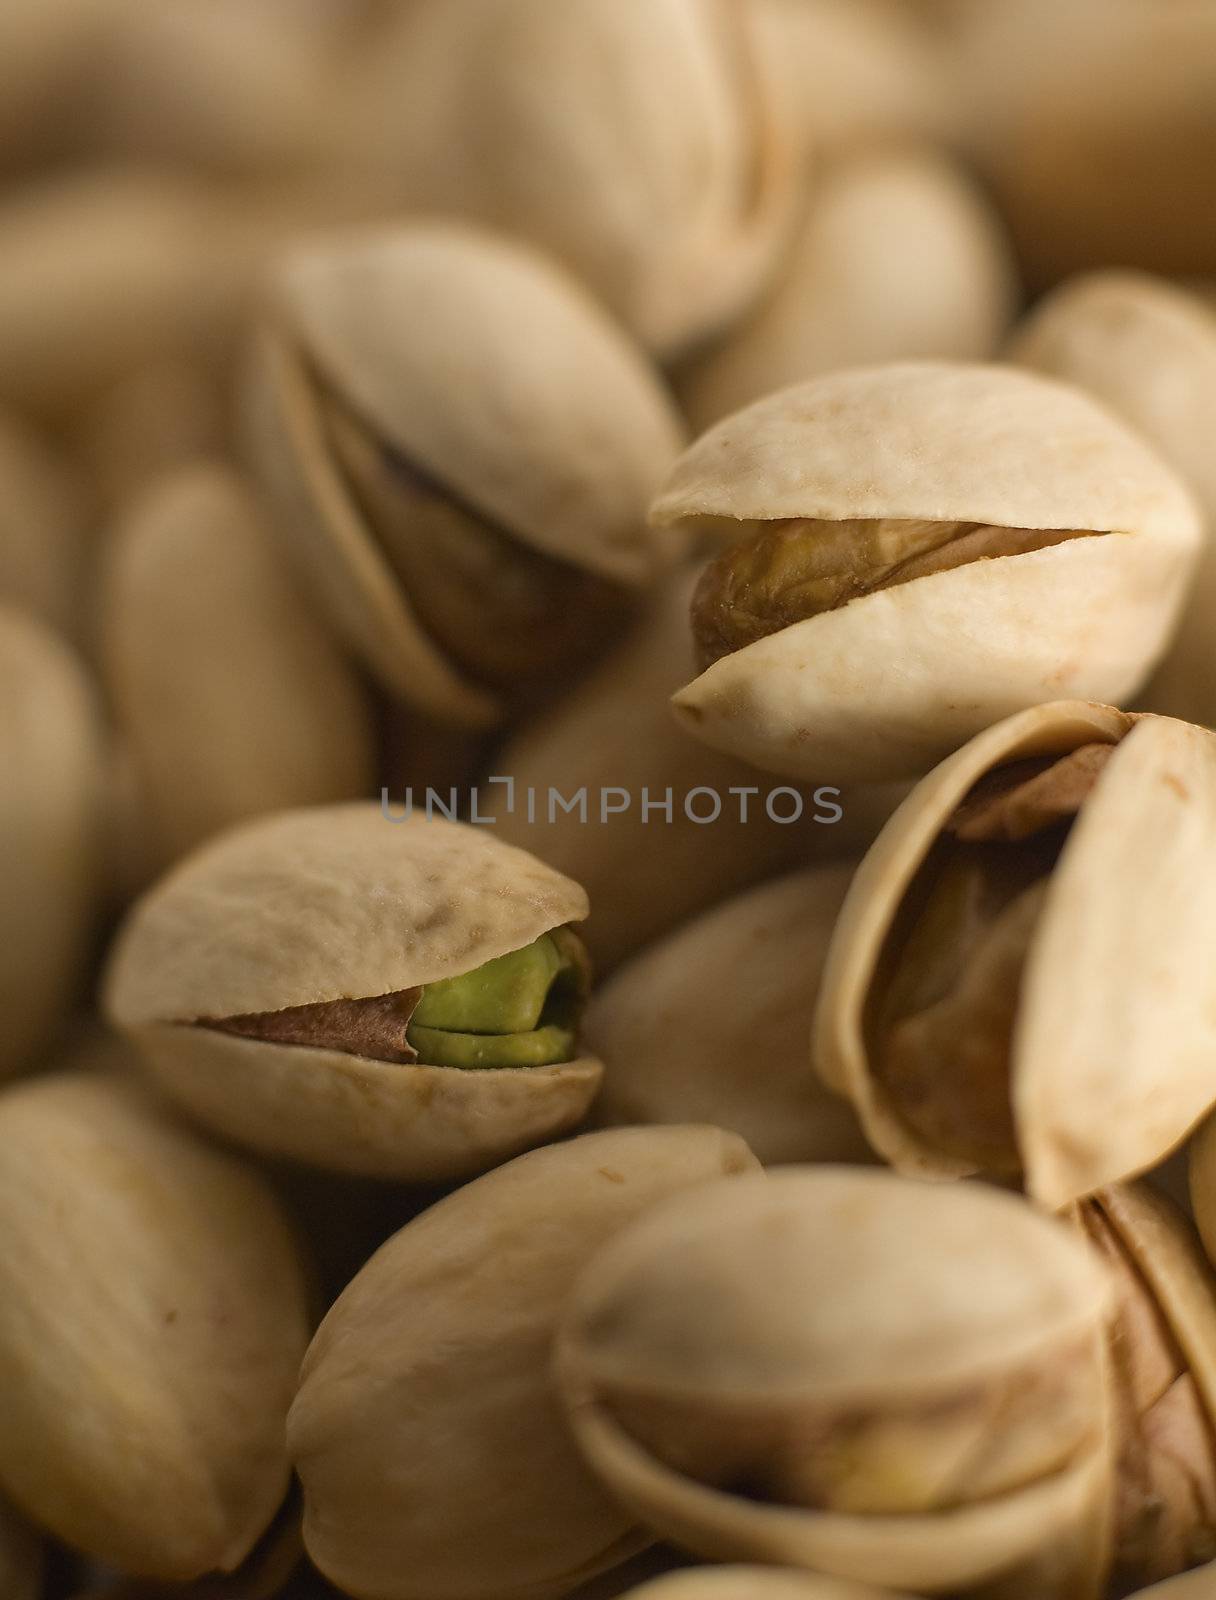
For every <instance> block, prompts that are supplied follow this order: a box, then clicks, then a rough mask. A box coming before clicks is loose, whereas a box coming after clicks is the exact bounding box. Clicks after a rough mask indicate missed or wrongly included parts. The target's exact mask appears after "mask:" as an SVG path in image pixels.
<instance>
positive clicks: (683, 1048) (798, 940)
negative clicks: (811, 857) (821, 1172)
mask: <svg viewBox="0 0 1216 1600" xmlns="http://www.w3.org/2000/svg"><path fill="white" fill-rule="evenodd" d="M852 875H853V868H852V865H851V864H849V863H844V864H841V865H836V866H823V867H816V868H813V869H812V870H810V871H809V872H799V873H795V874H792V875H790V876H787V877H782V878H778V879H777V880H775V881H774V882H773V883H769V884H765V885H763V886H762V887H761V888H758V889H752V890H750V891H749V892H748V893H746V894H743V895H738V896H736V897H735V898H734V899H731V900H728V901H726V902H725V904H723V905H721V906H719V907H717V908H715V909H714V910H712V911H708V912H706V913H705V914H704V915H702V916H700V917H698V918H696V919H695V920H694V921H693V922H690V923H689V924H687V926H685V927H683V928H681V929H680V930H679V931H678V932H676V933H673V934H669V935H668V937H667V938H666V939H665V940H663V941H662V942H661V943H660V944H657V945H654V946H652V947H651V948H650V949H649V950H646V951H643V952H642V954H641V955H638V956H635V957H634V958H633V960H632V961H631V962H629V963H628V965H626V966H624V967H622V968H621V969H620V971H619V972H617V973H616V974H615V975H614V976H613V977H612V978H611V979H610V980H609V982H608V983H606V984H605V985H604V986H603V987H602V988H601V989H600V990H599V992H598V994H597V995H596V996H595V998H594V999H593V1001H592V1003H591V1005H590V1006H589V1008H588V1011H587V1016H586V1021H585V1032H586V1038H587V1042H588V1047H589V1048H590V1049H593V1050H594V1051H595V1053H596V1055H597V1056H599V1057H600V1058H601V1059H602V1060H603V1062H604V1066H605V1076H604V1089H603V1092H602V1094H601V1095H600V1098H599V1100H598V1101H597V1103H596V1110H595V1115H596V1118H597V1120H599V1121H602V1122H607V1123H617V1124H624V1125H628V1124H631V1123H642V1124H652V1123H670V1122H693V1121H705V1122H713V1123H715V1124H716V1125H717V1126H719V1127H724V1128H733V1129H734V1131H735V1132H736V1133H739V1134H741V1135H742V1136H743V1138H745V1139H746V1140H747V1142H748V1144H749V1146H750V1147H751V1149H752V1150H754V1151H755V1153H756V1155H757V1156H758V1157H759V1159H760V1160H761V1161H763V1162H764V1163H765V1165H771V1164H773V1163H774V1162H786V1161H865V1160H867V1159H869V1158H870V1156H869V1146H868V1145H867V1143H866V1141H865V1138H864V1136H863V1134H862V1132H861V1129H860V1128H859V1127H858V1124H857V1119H856V1116H855V1115H854V1113H853V1111H852V1109H851V1108H850V1106H849V1105H848V1104H847V1103H846V1102H845V1101H844V1100H842V1099H841V1098H840V1097H839V1096H838V1095H835V1094H832V1093H831V1092H830V1091H828V1090H827V1089H826V1088H825V1087H824V1086H823V1085H822V1084H821V1083H819V1082H817V1081H816V1079H815V1076H814V1074H813V1073H808V1071H807V1059H806V1057H807V1038H808V1035H809V1033H810V1027H811V1019H812V1016H813V1014H814V1006H815V994H816V990H817V988H818V982H819V974H820V971H821V970H822V966H823V961H824V957H825V956H826V954H827V948H828V942H829V940H830V939H831V935H832V926H833V924H834V922H835V920H836V917H837V914H838V913H839V910H840V906H841V903H842V902H843V900H844V896H845V891H846V890H847V889H848V886H849V880H850V878H851V877H852Z"/></svg>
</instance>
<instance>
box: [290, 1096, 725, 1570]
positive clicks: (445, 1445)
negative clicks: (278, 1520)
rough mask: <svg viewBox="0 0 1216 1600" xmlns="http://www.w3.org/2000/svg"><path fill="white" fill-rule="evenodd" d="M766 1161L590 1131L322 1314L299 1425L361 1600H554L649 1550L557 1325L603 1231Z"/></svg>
mask: <svg viewBox="0 0 1216 1600" xmlns="http://www.w3.org/2000/svg"><path fill="white" fill-rule="evenodd" d="M754 1168H755V1161H754V1158H753V1157H752V1156H751V1155H750V1153H749V1152H748V1150H747V1147H746V1145H744V1143H743V1142H742V1140H740V1139H738V1138H736V1137H735V1136H733V1135H731V1134H728V1133H723V1132H721V1131H720V1130H718V1129H716V1128H693V1127H689V1128H628V1129H622V1130H619V1131H612V1132H606V1133H593V1134H587V1135H584V1136H583V1137H582V1138H580V1139H576V1140H574V1141H573V1142H571V1143H568V1144H564V1145H558V1146H554V1147H553V1148H551V1149H548V1150H538V1151H533V1152H531V1153H529V1154H527V1155H524V1156H520V1157H519V1158H518V1159H516V1160H515V1161H512V1162H510V1163H509V1164H508V1165H507V1166H505V1167H502V1168H500V1169H499V1170H498V1171H497V1172H493V1173H490V1174H489V1175H488V1176H486V1177H483V1178H480V1179H478V1180H477V1181H476V1182H475V1183H471V1184H469V1185H467V1186H466V1187H465V1188H463V1189H460V1190H458V1191H457V1192H456V1193H455V1194H453V1195H451V1196H450V1197H449V1198H448V1199H446V1200H442V1201H440V1202H439V1204H438V1205H436V1206H433V1207H432V1208H431V1209H430V1210H429V1211H427V1212H425V1213H424V1214H423V1215H422V1216H421V1217H419V1218H417V1220H416V1221H414V1222H411V1223H409V1224H408V1225H407V1226H406V1227H405V1228H404V1229H402V1231H401V1232H400V1233H398V1234H397V1235H396V1236H395V1237H394V1238H393V1239H391V1240H390V1241H389V1242H388V1243H387V1244H386V1245H385V1246H384V1247H383V1248H382V1249H381V1250H380V1251H379V1252H378V1253H377V1254H376V1255H375V1256H373V1258H372V1260H371V1261H370V1262H369V1263H368V1264H367V1266H366V1267H365V1268H364V1270H363V1271H362V1272H361V1273H360V1274H359V1275H358V1277H356V1278H355V1280H354V1282H353V1283H352V1284H351V1285H350V1286H349V1288H348V1289H347V1290H346V1292H345V1293H344V1294H343V1295H342V1296H341V1298H340V1299H339V1300H338V1302H337V1303H336V1305H335V1306H334V1307H333V1309H332V1310H331V1311H330V1313H329V1315H328V1317H327V1318H326V1319H325V1321H324V1322H323V1323H322V1325H321V1328H320V1330H319V1331H318V1333H317V1336H316V1338H315V1339H314V1341H313V1344H312V1347H311V1349H310V1350H309V1353H308V1356H307V1358H306V1359H305V1362H304V1368H303V1373H302V1380H301V1387H300V1392H299V1395H298V1397H297V1399H296V1402H295V1405H294V1406H293V1407H292V1412H291V1417H290V1421H289V1427H288V1437H289V1444H290V1449H291V1454H292V1459H293V1461H294V1463H295V1466H296V1470H297V1472H298V1473H299V1475H300V1478H301V1480H302V1482H303V1485H304V1497H305V1522H304V1531H305V1539H306V1542H307V1545H308V1551H309V1554H310V1556H311V1557H312V1559H313V1561H314V1562H315V1563H316V1565H317V1566H318V1567H319V1568H320V1569H321V1571H322V1572H324V1573H325V1574H326V1576H327V1577H329V1578H331V1579H332V1580H333V1581H334V1582H335V1583H336V1584H338V1585H339V1587H340V1588H341V1589H342V1590H343V1591H344V1592H346V1593H347V1594H351V1595H354V1596H356V1597H357V1600H496V1597H501V1600H508V1597H509V1600H543V1597H545V1596H559V1595H564V1594H565V1593H566V1592H567V1591H568V1590H570V1589H571V1588H573V1587H574V1586H575V1584H577V1583H578V1582H579V1580H580V1579H581V1578H583V1577H587V1576H590V1575H591V1574H593V1573H595V1572H597V1571H601V1570H604V1569H606V1568H610V1567H612V1566H613V1565H614V1564H615V1563H616V1562H618V1561H620V1560H621V1559H622V1558H623V1557H625V1556H628V1555H629V1554H630V1553H631V1552H632V1551H634V1550H637V1549H640V1548H641V1547H642V1546H643V1545H644V1544H645V1543H646V1542H647V1541H646V1536H645V1535H644V1534H642V1533H641V1532H640V1531H639V1530H638V1529H636V1528H635V1527H634V1526H633V1524H632V1519H631V1518H630V1517H629V1516H628V1515H627V1514H626V1513H624V1512H622V1511H621V1509H620V1508H619V1507H618V1506H617V1505H616V1504H615V1503H614V1502H613V1501H612V1500H611V1499H610V1498H609V1497H608V1495H607V1493H606V1492H605V1491H604V1489H603V1488H601V1486H600V1485H599V1483H598V1482H597V1481H596V1479H595V1478H594V1477H593V1476H592V1475H591V1473H590V1472H589V1471H588V1469H587V1468H586V1467H585V1466H584V1465H583V1464H582V1462H581V1461H580V1458H579V1455H578V1452H577V1450H576V1448H575V1445H574V1441H573V1440H572V1439H571V1438H570V1436H569V1433H568V1431H567V1428H566V1425H565V1422H564V1419H563V1416H562V1413H561V1409H560V1406H559V1405H558V1401H557V1396H556V1394H555V1393H554V1391H553V1388H552V1379H551V1375H550V1354H551V1344H552V1339H553V1333H554V1329H555V1327H556V1324H557V1320H558V1317H559V1316H560V1314H561V1311H562V1307H563V1306H564V1304H565V1302H566V1299H567V1296H568V1295H569V1292H570V1288H571V1285H572V1283H573V1281H574V1278H575V1276H576V1274H577V1272H578V1270H579V1268H580V1267H581V1266H582V1265H583V1264H584V1263H585V1261H586V1260H587V1258H588V1256H589V1255H590V1254H591V1253H592V1252H594V1251H595V1250H596V1249H598V1247H599V1246H600V1245H601V1244H602V1243H603V1242H604V1241H605V1240H606V1239H608V1238H609V1237H611V1236H612V1235H613V1234H614V1233H616V1232H617V1231H618V1230H619V1229H621V1228H623V1227H625V1226H626V1225H627V1224H628V1223H629V1222H631V1221H633V1219H634V1218H635V1217H637V1216H639V1215H640V1214H642V1213H643V1212H645V1211H646V1210H647V1209H649V1208H650V1207H652V1206H653V1205H654V1204H655V1203H656V1202H658V1201H660V1200H663V1199H665V1198H667V1197H668V1196H670V1195H672V1194H673V1193H675V1192H677V1191H679V1190H684V1189H689V1190H692V1191H693V1192H696V1193H700V1192H701V1190H702V1188H703V1186H705V1185H706V1184H708V1183H709V1182H710V1180H713V1179H725V1178H726V1177H727V1176H728V1175H731V1174H739V1173H743V1172H747V1171H750V1170H753V1169H754Z"/></svg>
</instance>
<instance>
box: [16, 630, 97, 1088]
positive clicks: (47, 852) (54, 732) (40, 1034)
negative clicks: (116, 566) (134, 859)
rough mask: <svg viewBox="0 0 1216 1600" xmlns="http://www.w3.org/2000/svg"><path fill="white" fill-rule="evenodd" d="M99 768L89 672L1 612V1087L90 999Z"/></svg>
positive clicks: (56, 642) (49, 636) (45, 635)
mask: <svg viewBox="0 0 1216 1600" xmlns="http://www.w3.org/2000/svg"><path fill="white" fill-rule="evenodd" d="M104 763H105V734H104V730H103V725H102V718H101V710H100V707H99V705H98V703H97V697H96V694H95V692H94V689H93V686H92V684H91V683H90V682H89V680H88V678H87V676H86V674H85V671H84V668H83V666H82V665H81V663H80V662H79V661H78V660H77V658H76V656H75V654H74V653H73V652H72V651H71V650H70V649H69V647H68V646H67V645H66V644H64V643H63V642H62V641H61V640H60V639H59V638H57V637H56V635H55V634H54V633H52V632H51V630H50V629H49V628H47V627H45V626H44V625H43V624H42V623H40V622H38V621H36V620H35V619H34V618H33V617H30V616H26V615H24V614H22V613H20V612H18V611H15V610H12V611H10V610H8V609H6V608H3V607H0V773H3V782H2V784H0V883H3V885H4V891H3V893H2V894H0V1079H2V1078H5V1077H7V1076H9V1075H10V1074H12V1073H14V1072H16V1071H18V1070H19V1069H21V1068H22V1067H25V1066H28V1065H31V1064H33V1062H34V1061H35V1060H36V1059H37V1057H38V1055H39V1053H40V1052H41V1051H43V1050H44V1049H45V1048H46V1047H47V1046H49V1045H50V1043H51V1042H52V1041H53V1039H54V1038H55V1035H56V1034H57V1033H58V1032H59V1030H60V1029H61V1028H62V1027H63V1025H64V1024H65V1023H66V1022H67V1019H68V1016H69V1013H70V1011H71V1009H72V1007H73V1005H74V1004H75V1002H76V1000H77V998H78V995H79V993H80V991H81V989H82V987H83V983H84V976H85V966H86V960H87V954H88V946H89V941H90V938H91V935H92V929H93V921H94V917H95V914H96V911H97V907H98V902H99V900H100V897H101V878H102V837H101V835H102V827H101V823H100V810H101V797H102V792H103V783H104Z"/></svg>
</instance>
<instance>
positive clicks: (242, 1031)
mask: <svg viewBox="0 0 1216 1600" xmlns="http://www.w3.org/2000/svg"><path fill="white" fill-rule="evenodd" d="M421 997H422V990H421V989H399V990H397V991H396V993H394V994H383V995H374V996H371V997H369V998H367V999H360V1000H322V1001H320V1002H318V1003H317V1004H316V1005H308V1006H286V1007H284V1009H283V1010H282V1011H259V1012H250V1013H248V1014H246V1015H244V1016H236V1017H218V1018H206V1019H203V1020H202V1021H200V1023H199V1024H198V1026H200V1027H205V1028H213V1029H214V1030H215V1031H216V1032H217V1033H234V1034H236V1035H237V1036H238V1037H239V1038H242V1039H260V1040H263V1041H264V1042H265V1043H267V1044H290V1045H300V1046H303V1047H305V1048H310V1049H313V1050H336V1051H337V1052H338V1053H339V1054H340V1055H348V1056H364V1057H366V1059H367V1060H369V1061H389V1062H394V1063H397V1064H400V1065H405V1064H408V1063H410V1062H414V1061H417V1059H418V1052H417V1051H416V1050H415V1049H414V1047H413V1045H411V1044H410V1043H409V1041H408V1040H407V1038H406V1030H407V1029H408V1028H409V1025H410V1018H411V1017H412V1016H413V1014H414V1008H415V1006H416V1005H417V1004H418V1001H419V1000H420V999H421Z"/></svg>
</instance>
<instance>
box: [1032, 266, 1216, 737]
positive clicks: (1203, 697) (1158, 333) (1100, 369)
mask: <svg viewBox="0 0 1216 1600" xmlns="http://www.w3.org/2000/svg"><path fill="white" fill-rule="evenodd" d="M1008 354H1009V357H1010V359H1011V360H1014V361H1017V362H1020V363H1022V365H1024V366H1027V367H1034V368H1037V369H1038V370H1039V371H1042V372H1047V373H1049V374H1051V375H1052V376H1053V377H1057V378H1063V379H1065V380H1066V381H1067V382H1069V383H1075V384H1076V385H1077V386H1078V388H1082V389H1088V390H1089V391H1090V392H1091V393H1092V394H1094V395H1096V396H1097V398H1098V399H1099V400H1101V401H1102V402H1103V403H1104V404H1105V405H1107V406H1109V407H1110V409H1111V410H1112V411H1114V412H1115V413H1116V414H1117V415H1118V416H1120V417H1122V418H1124V419H1125V420H1126V421H1127V422H1130V423H1131V424H1132V426H1133V427H1135V428H1136V429H1138V430H1139V432H1140V433H1142V434H1143V435H1144V437H1145V438H1146V439H1147V440H1148V441H1149V443H1150V444H1152V445H1153V446H1154V447H1155V448H1156V450H1157V451H1158V452H1159V454H1160V455H1161V458H1162V459H1163V460H1164V461H1167V462H1169V464H1170V465H1171V466H1172V467H1174V468H1175V469H1176V471H1177V472H1178V474H1179V476H1180V477H1182V478H1183V479H1184V480H1185V481H1186V482H1187V483H1188V484H1189V485H1190V486H1191V487H1192V488H1193V489H1194V491H1195V493H1196V496H1197V498H1198V500H1199V504H1200V506H1201V508H1202V509H1203V511H1204V513H1205V516H1206V518H1207V523H1208V536H1207V538H1206V540H1205V541H1204V547H1203V557H1202V560H1201V562H1200V566H1199V571H1198V575H1197V577H1196V579H1195V584H1194V587H1193V589H1192V591H1191V596H1190V600H1189V602H1188V604H1187V606H1186V609H1185V610H1184V612H1183V614H1182V620H1181V622H1180V624H1179V627H1178V632H1177V636H1176V638H1175V639H1174V642H1173V644H1172V645H1171V646H1170V649H1169V652H1168V654H1167V655H1166V657H1165V660H1164V661H1163V662H1162V663H1161V666H1160V667H1159V668H1158V670H1157V672H1156V673H1155V674H1154V676H1153V679H1152V681H1151V682H1150V684H1149V685H1148V688H1147V689H1146V690H1145V692H1144V694H1143V695H1142V696H1141V700H1142V703H1143V704H1145V705H1146V706H1147V707H1148V708H1149V709H1150V710H1152V711H1160V712H1164V713H1166V714H1167V715H1169V716H1177V717H1186V718H1187V719H1188V720H1190V721H1193V722H1203V723H1207V724H1212V723H1216V641H1214V640H1213V636H1212V616H1213V610H1214V608H1216V451H1214V450H1213V449H1212V430H1211V416H1212V413H1213V408H1216V317H1213V316H1212V313H1211V310H1210V309H1209V308H1208V307H1207V306H1206V305H1205V304H1204V303H1203V302H1202V301H1201V300H1200V299H1199V298H1198V297H1197V296H1195V295H1192V294H1189V293H1188V292H1187V291H1186V290H1185V289H1180V288H1178V287H1177V286H1175V285H1174V284H1171V283H1166V282H1164V281H1162V280H1159V279H1155V278H1151V277H1149V276H1148V275H1147V274H1144V273H1133V272H1109V271H1108V272H1098V273H1092V274H1088V275H1086V276H1085V277H1081V278H1077V279H1075V280H1072V281H1071V282H1069V283H1067V284H1065V285H1064V286H1063V287H1062V288H1060V289H1058V290H1056V292H1055V293H1054V294H1052V295H1049V296H1048V297H1047V298H1046V299H1045V300H1044V301H1042V303H1041V304H1040V305H1039V306H1038V308H1037V309H1036V310H1035V312H1034V313H1033V314H1032V315H1031V316H1030V317H1029V318H1028V319H1027V320H1026V322H1025V323H1024V324H1023V326H1022V327H1021V328H1020V329H1019V330H1018V331H1017V333H1016V334H1015V336H1014V338H1013V341H1012V343H1011V345H1010V347H1009V351H1008Z"/></svg>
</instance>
